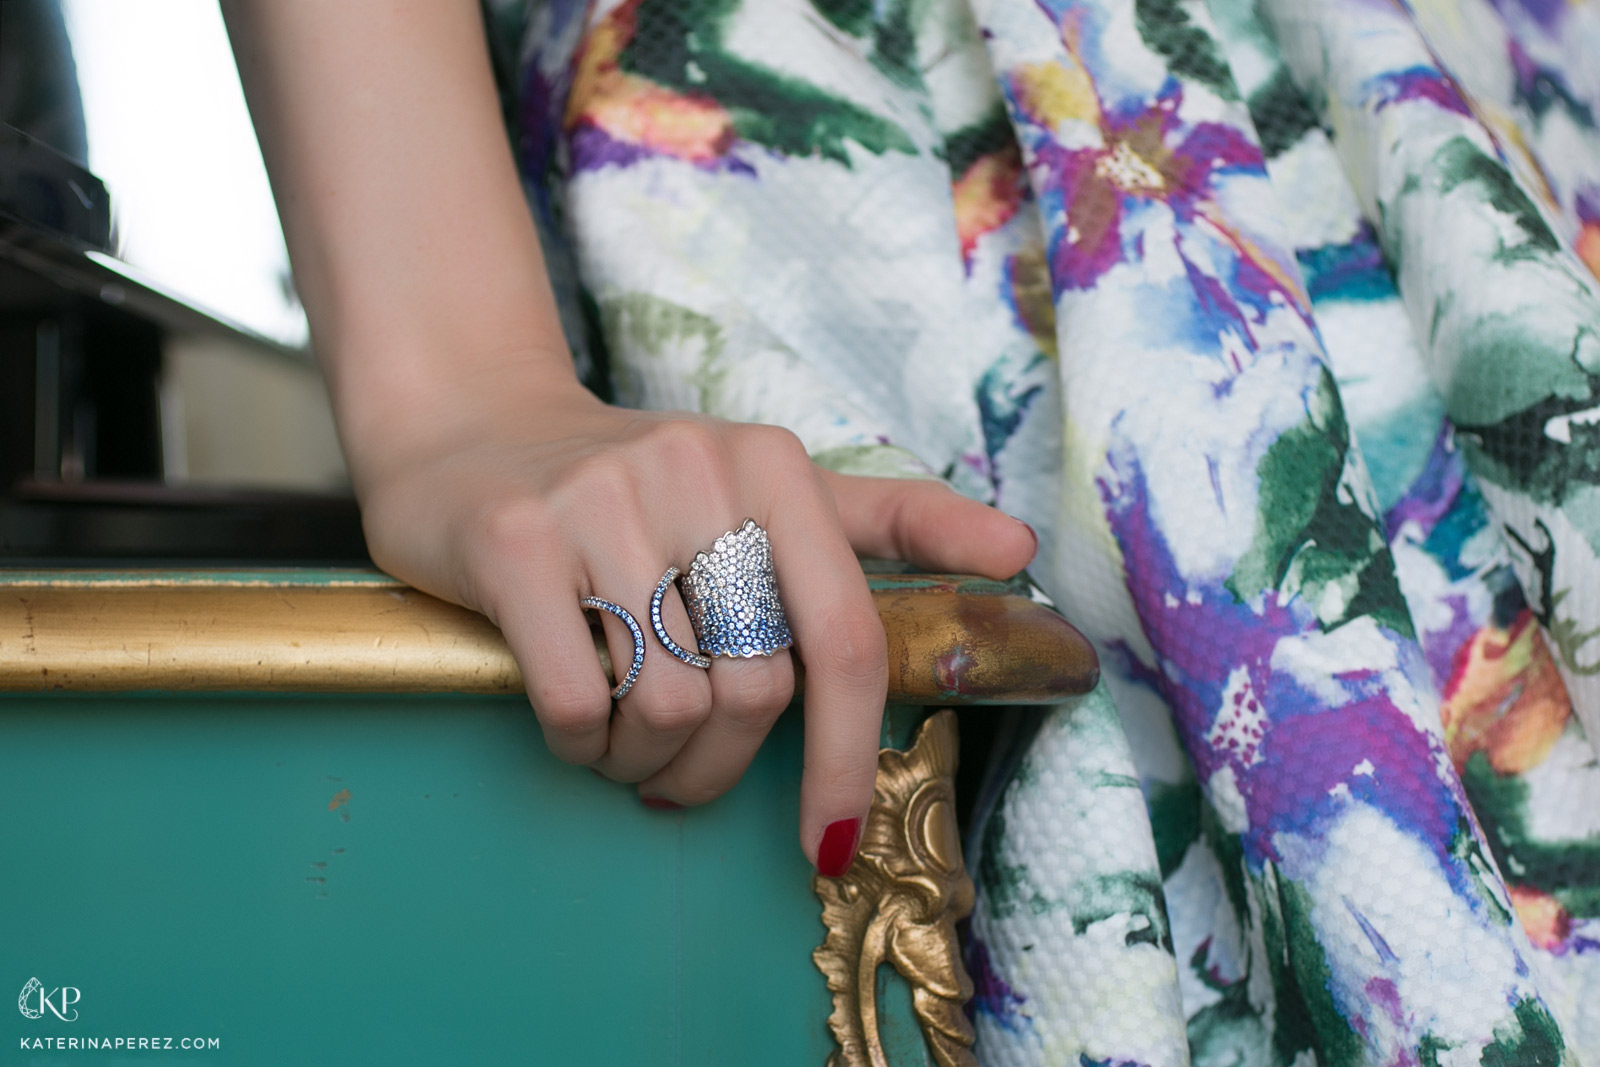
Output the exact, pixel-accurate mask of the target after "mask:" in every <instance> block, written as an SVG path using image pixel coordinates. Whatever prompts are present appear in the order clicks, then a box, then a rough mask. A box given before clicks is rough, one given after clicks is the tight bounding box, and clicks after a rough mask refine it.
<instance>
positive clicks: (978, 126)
mask: <svg viewBox="0 0 1600 1067" xmlns="http://www.w3.org/2000/svg"><path fill="white" fill-rule="evenodd" d="M1014 144H1016V134H1015V133H1013V132H1012V129H1011V119H1010V117H1009V116H1008V115H1007V114H1006V107H1005V105H1004V104H1002V103H996V104H995V105H994V107H993V108H991V109H990V111H989V113H988V114H987V115H985V116H984V117H983V118H981V119H979V120H978V121H977V122H974V123H972V124H971V125H969V126H963V127H961V128H960V129H959V130H956V131H955V132H954V133H952V134H950V135H949V136H948V137H946V138H945V139H944V158H945V161H946V162H948V163H949V164H950V173H951V175H952V176H954V177H956V178H959V177H961V175H963V174H965V173H966V172H967V168H968V167H970V166H972V164H974V163H976V162H977V161H978V160H979V159H980V158H982V157H983V156H986V155H988V154H989V153H991V152H998V151H1000V150H1001V149H1002V148H1005V147H1006V146H1007V145H1014Z"/></svg>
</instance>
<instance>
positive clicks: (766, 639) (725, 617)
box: [652, 519, 794, 664]
mask: <svg viewBox="0 0 1600 1067" xmlns="http://www.w3.org/2000/svg"><path fill="white" fill-rule="evenodd" d="M671 573H672V572H670V571H669V572H668V574H671ZM666 580H667V579H663V581H666ZM679 584H680V586H681V588H682V589H683V605H684V607H686V608H687V609H688V610H689V624H690V625H691V626H693V627H694V636H695V641H696V642H697V643H698V644H699V646H700V653H701V658H702V659H704V658H705V657H707V656H734V657H738V658H741V659H749V658H750V657H752V656H770V655H772V654H773V653H774V652H777V651H779V650H780V649H785V648H788V647H789V646H791V645H793V644H794V637H793V635H791V634H790V633H789V620H788V618H787V617H786V616H785V615H784V613H783V602H782V601H781V600H779V599H778V579H777V576H776V575H775V574H774V573H773V570H772V542H771V541H769V540H767V531H765V530H763V529H762V528H761V527H760V526H759V525H758V524H757V523H756V521H755V520H754V519H746V520H745V521H744V524H743V525H742V526H740V527H739V528H738V529H737V530H730V531H728V532H727V533H725V534H723V535H722V536H721V537H719V538H717V540H716V543H715V544H713V545H712V546H711V548H710V549H708V550H707V551H705V552H700V553H697V554H696V555H695V557H694V562H693V563H691V564H690V565H689V573H688V574H685V575H684V576H683V577H682V578H680V579H679ZM662 592H664V588H658V590H657V602H658V603H659V600H660V594H661V593H662ZM652 614H654V615H656V616H657V618H659V613H658V612H652ZM652 622H655V626H656V636H657V637H659V638H661V639H662V643H663V644H664V645H666V646H667V650H668V651H672V649H673V648H674V647H676V646H673V645H670V644H667V642H668V641H670V640H671V638H669V637H667V636H666V630H665V628H664V627H662V626H661V624H660V623H659V621H656V619H652ZM673 655H675V656H678V658H679V659H685V657H684V656H682V655H679V654H678V652H673ZM685 661H686V662H691V663H692V662H694V661H693V660H685ZM708 664H709V661H708Z"/></svg>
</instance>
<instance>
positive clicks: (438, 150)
mask: <svg viewBox="0 0 1600 1067" xmlns="http://www.w3.org/2000/svg"><path fill="white" fill-rule="evenodd" d="M222 8H223V12H224V15H225V17H226V19H227V22H228V28H229V32H230V35H231V36H232V39H233V46H234V51H235V53H236V54H237V56H238V60H239V68H240V76H241V78H242V80H243V82H244V86H245V90H246V94H247V97H248V99H249V102H250V110H251V113H252V115H253V117H254V119H255V123H256V128H257V131H258V133H259V136H260V138H261V142H262V150H263V154H264V155H265V158H266V162H267V168H268V171H269V173H270V175H271V178H272V185H273V189H274V192H275V194H276V197H277V201H278V205H279V212H280V214H281V215H282V218H283V224H284V230H285V234H286V236H287V240H288V244H289V250H290V255H291V258H292V260H293V263H294V270H295V279H296V283H297V284H298V286H299V288H300V292H301V296H302V299H303V300H304V302H305V305H306V310H307V313H308V315H309V317H310V321H311V332H312V339H313V343H314V345H315V347H316V350H317V354H318V357H319V359H320V360H321V362H322V364H323V367H324V373H325V374H326V376H327V378H328V381H329V385H330V388H331V390H332V393H333V397H334V403H335V407H336V410H337V411H338V414H339V417H340V425H341V432H342V434H343V436H344V438H345V445H346V448H347V450H349V451H351V452H353V453H354V455H352V457H351V458H352V462H353V465H355V466H359V464H360V461H361V460H362V458H363V457H362V455H361V453H362V452H363V451H364V450H365V449H366V448H368V447H369V445H368V442H369V441H370V440H371V439H373V438H374V437H380V438H381V437H384V436H386V434H385V432H384V428H385V427H392V426H397V425H405V424H407V423H412V424H414V421H415V418H416V417H417V416H419V415H421V414H422V413H424V412H425V411H426V410H427V409H428V408H430V407H433V406H434V405H437V404H439V403H440V402H447V401H448V399H449V396H450V395H451V394H455V393H463V392H479V391H492V392H495V393H497V394H498V395H500V396H502V397H513V396H516V395H517V394H519V393H522V392H524V391H526V392H527V393H529V394H534V393H539V392H544V391H547V390H550V389H557V390H564V389H565V388H569V387H571V386H572V385H573V384H574V379H573V372H572V368H571V361H570V359H569V356H568V352H567V348H566V344H565V341H564V339H563V338H562V334H561V328H560V324H559V321H558V318H557V313H556V308H555V302H554V299H553V297H552V296H551V292H550V285H549V281H548V278H547V276H546V275H545V271H544V263H543V258H542V256H541V254H540V250H539V242H538V237H537V234H536V233H535V230H534V226H533V220H532V218H531V216H530V214H529V211H528V208H527V206H526V203H525V202H524V200H523V197H522V190H521V187H520V184H519V182H518V178H517V174H516V168H515V166H514V164H513V161H512V157H511V152H510V148H509V145H508V144H507V141H506V135H505V131H504V127H503V126H502V124H501V118H500V109H499V105H498V102H497V100H496V96H495V89H494V84H493V78H492V75H491V73H490V68H489V61H488V54H487V49H486V47H485V44H484V38H483V32H484V31H483V26H482V20H481V16H480V14H479V10H478V6H477V4H476V3H474V2H473V0H419V2H412V3H406V2H398V0H338V2H326V0H223V4H222ZM490 383H492V384H493V389H487V388H482V387H487V386H489V385H490Z"/></svg>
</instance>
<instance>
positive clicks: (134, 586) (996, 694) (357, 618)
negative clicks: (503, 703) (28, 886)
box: [0, 570, 1099, 704]
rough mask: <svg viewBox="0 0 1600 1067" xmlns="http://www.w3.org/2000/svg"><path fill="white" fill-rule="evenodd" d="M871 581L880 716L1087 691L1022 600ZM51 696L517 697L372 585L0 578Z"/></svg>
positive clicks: (36, 683) (283, 579)
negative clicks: (883, 635) (879, 653)
mask: <svg viewBox="0 0 1600 1067" xmlns="http://www.w3.org/2000/svg"><path fill="white" fill-rule="evenodd" d="M870 583H871V586H872V593H873V598H874V600H875V601H876V603H877V605H878V610H879V612H880V614H881V615H882V617H883V622H884V628H885V630H886V631H887V633H888V637H889V677H890V681H889V697H890V699H891V700H893V701H897V702H901V703H910V704H995V703H1043V702H1048V701H1053V700H1061V699H1063V698H1065V697H1069V696H1072V695H1075V694H1078V693H1083V692H1087V691H1088V690H1089V689H1091V688H1093V687H1094V685H1095V682H1096V681H1097V680H1098V677H1099V668H1098V665H1097V663H1096V660H1095V654H1094V650H1093V648H1092V647H1091V646H1090V644H1089V642H1088V641H1087V640H1086V639H1085V638H1084V637H1083V635H1082V634H1080V633H1078V631H1077V630H1075V629H1073V628H1072V627H1071V626H1070V625H1068V624H1067V622H1066V621H1065V620H1064V619H1062V618H1061V616H1060V615H1058V614H1056V613H1055V612H1054V611H1052V610H1051V609H1049V608H1048V607H1045V606H1044V605H1042V604H1039V603H1036V602H1035V601H1033V600H1032V599H1030V598H1029V597H1028V596H1027V595H1025V591H1024V587H1022V586H1020V585H1014V584H1010V583H1003V582H994V581H988V580H986V579H981V578H970V577H958V576H948V575H874V576H872V577H871V579H870ZM595 627H596V629H595V635H596V638H595V639H596V646H597V648H598V650H599V653H600V656H601V659H602V661H604V662H605V663H606V667H607V670H608V672H609V670H610V664H609V657H608V656H607V655H606V650H605V645H604V642H603V640H602V639H601V637H600V633H599V629H598V623H597V622H596V623H595ZM647 639H650V640H653V638H649V637H648V635H647ZM657 651H658V653H659V650H657ZM47 689H76V690H102V691H104V690H122V691H130V690H169V691H170V690H209V691H229V690H232V691H263V692H354V691H359V692H383V693H398V692H412V693H417V692H458V693H514V692H520V691H521V690H522V679H521V675H520V674H519V673H518V671H517V665H516V662H515V661H514V660H513V659H512V657H511V653H510V651H509V650H508V649H507V647H506V644H505V641H504V640H503V639H502V638H501V636H500V632H499V631H498V630H496V629H495V627H494V626H492V625H491V624H490V623H489V622H488V620H486V619H484V618H483V617H482V616H480V615H478V614H476V613H475V612H471V611H467V610H466V609H464V608H459V607H456V606H455V605H453V604H447V603H445V602H443V601H441V600H437V599H435V598H433V597H431V596H428V595H426V594H424V593H420V592H418V591H416V590H415V589H411V588H409V587H408V586H406V585H404V584H402V583H400V582H397V581H395V580H394V579H392V578H389V577H387V576H385V575H382V574H379V573H376V572H373V571H363V570H341V571H308V570H284V571H263V572H248V571H214V572H201V573H195V572H185V571H154V570H149V571H134V570H127V571H0V690H9V691H38V690H47Z"/></svg>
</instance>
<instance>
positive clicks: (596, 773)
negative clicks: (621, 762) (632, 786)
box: [589, 767, 611, 782]
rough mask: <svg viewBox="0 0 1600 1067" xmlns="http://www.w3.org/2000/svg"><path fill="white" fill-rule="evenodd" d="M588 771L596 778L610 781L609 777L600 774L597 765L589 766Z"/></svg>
mask: <svg viewBox="0 0 1600 1067" xmlns="http://www.w3.org/2000/svg"><path fill="white" fill-rule="evenodd" d="M589 773H590V774H592V775H594V776H595V777H596V778H605V780H606V781H608V782H609V781H611V779H609V778H606V776H605V775H603V774H601V773H600V770H599V768H597V767H590V768H589Z"/></svg>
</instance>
